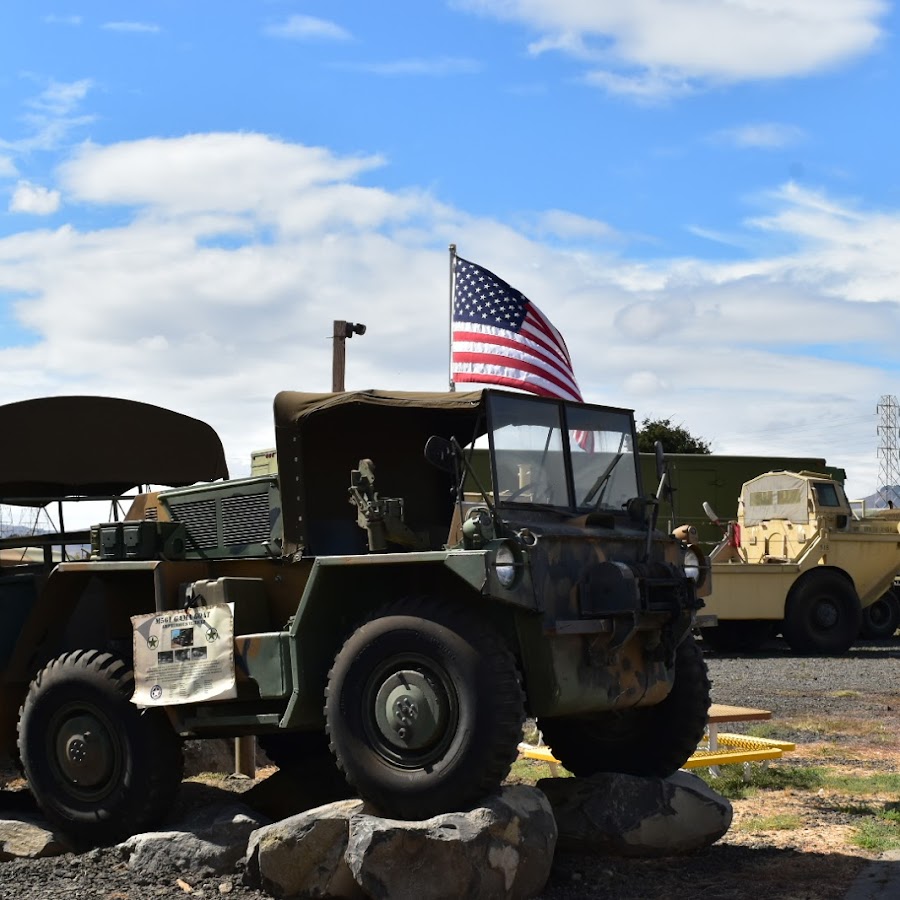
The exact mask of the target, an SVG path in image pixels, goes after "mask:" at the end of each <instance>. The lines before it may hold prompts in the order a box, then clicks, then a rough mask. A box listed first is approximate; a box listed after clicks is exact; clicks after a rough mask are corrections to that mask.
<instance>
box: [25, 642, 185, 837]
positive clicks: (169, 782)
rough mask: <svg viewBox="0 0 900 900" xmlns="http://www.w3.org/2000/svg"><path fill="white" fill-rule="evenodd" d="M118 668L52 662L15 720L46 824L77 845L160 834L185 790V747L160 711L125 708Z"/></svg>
mask: <svg viewBox="0 0 900 900" xmlns="http://www.w3.org/2000/svg"><path fill="white" fill-rule="evenodd" d="M133 689H134V677H133V673H132V672H131V670H130V669H129V668H128V667H127V666H126V664H125V663H124V662H122V660H120V659H118V658H117V657H114V656H112V655H111V654H109V653H101V652H100V651H98V650H76V651H75V652H73V653H68V654H66V655H64V656H60V657H59V658H58V659H55V660H52V661H51V662H50V663H48V664H47V666H45V667H44V669H42V670H41V671H40V672H39V673H38V674H37V676H36V677H35V679H34V681H32V683H31V686H30V688H29V690H28V694H27V696H26V697H25V702H24V704H23V706H22V709H21V711H20V714H19V753H20V755H21V757H22V765H23V768H24V770H25V777H26V778H27V779H28V785H29V787H30V788H31V792H32V794H34V797H35V799H36V800H37V802H38V805H39V806H40V807H41V809H42V811H43V812H44V814H45V815H46V816H47V818H48V819H49V820H50V821H51V822H52V823H53V824H54V825H56V826H57V827H58V828H59V829H60V830H61V831H63V832H64V833H65V834H67V835H68V836H69V837H70V838H72V839H73V840H74V841H75V842H76V843H77V844H79V845H95V844H107V843H112V842H114V841H118V840H121V839H123V838H125V837H128V836H129V835H132V834H136V833H138V832H140V831H146V830H147V829H148V828H149V827H150V826H153V825H155V824H157V823H158V822H159V821H160V820H161V819H162V817H163V816H164V815H165V813H166V812H167V811H168V809H169V808H170V806H171V804H172V801H173V800H174V798H175V794H176V792H177V790H178V786H179V784H180V783H181V777H182V772H183V769H184V760H183V756H182V750H181V741H180V740H179V738H178V736H177V735H176V734H175V733H174V731H173V730H172V727H171V725H170V724H169V720H168V719H167V717H166V715H165V713H164V712H163V710H161V709H147V710H144V711H143V712H141V711H140V710H138V708H137V707H136V706H135V705H134V704H133V703H131V701H130V697H131V694H132V692H133Z"/></svg>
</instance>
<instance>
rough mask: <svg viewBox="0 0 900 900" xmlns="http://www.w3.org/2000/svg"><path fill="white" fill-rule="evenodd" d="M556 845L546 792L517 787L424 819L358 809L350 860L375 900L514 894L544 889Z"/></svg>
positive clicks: (477, 899)
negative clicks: (381, 815) (480, 802)
mask: <svg viewBox="0 0 900 900" xmlns="http://www.w3.org/2000/svg"><path fill="white" fill-rule="evenodd" d="M555 846H556V823H555V821H554V819H553V812H552V810H551V809H550V805H549V803H548V802H547V798H546V797H545V796H544V795H543V794H542V793H541V792H540V791H538V790H535V789H534V788H530V787H525V786H513V787H506V788H503V789H502V790H501V792H500V793H499V794H497V795H495V796H493V797H491V798H489V799H488V800H487V801H485V803H484V805H483V806H479V807H476V808H475V809H472V810H470V811H468V812H458V813H446V814H444V815H440V816H435V817H434V818H432V819H426V820H424V821H421V822H402V821H398V820H395V819H381V818H378V817H376V816H371V815H365V814H361V815H355V816H353V818H352V819H351V820H350V840H349V844H348V846H347V853H346V859H347V862H348V863H349V865H350V870H351V872H352V873H353V877H354V878H355V879H356V881H357V882H358V883H359V884H360V885H361V886H362V887H363V889H364V890H365V892H366V895H367V896H369V897H372V898H375V900H407V898H408V900H431V898H435V900H438V898H446V897H465V898H467V900H482V898H483V900H499V898H507V900H514V898H526V897H534V896H535V895H536V894H538V893H540V891H541V889H542V888H543V886H544V884H545V883H546V881H547V878H548V877H549V875H550V866H551V864H552V862H553V851H554V848H555Z"/></svg>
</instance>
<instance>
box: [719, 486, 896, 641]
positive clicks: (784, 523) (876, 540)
mask: <svg viewBox="0 0 900 900" xmlns="http://www.w3.org/2000/svg"><path fill="white" fill-rule="evenodd" d="M709 514H710V516H711V517H712V518H715V512H714V511H712V510H711V509H710V510H709ZM898 530H900V513H898V512H896V511H893V510H879V511H873V512H872V513H871V514H869V515H866V516H862V517H857V516H856V515H855V514H854V512H853V510H852V509H851V506H850V503H849V501H848V500H847V496H846V494H845V493H844V489H843V486H842V485H841V484H840V483H839V482H837V481H835V480H833V479H831V478H829V477H828V476H826V475H822V474H818V473H814V472H769V473H766V474H764V475H760V476H758V477H757V478H753V479H751V480H750V481H748V482H747V483H746V484H745V485H744V487H743V490H742V491H741V497H740V501H739V504H738V515H737V520H736V521H733V522H732V523H730V524H729V525H728V527H727V530H726V534H725V537H724V539H723V540H722V541H721V542H720V543H719V544H718V545H717V547H716V548H715V550H713V552H712V553H711V554H710V559H711V561H712V568H713V572H714V584H715V589H714V591H713V593H712V596H711V597H708V598H707V608H706V610H704V612H708V613H709V614H711V615H714V616H716V617H717V619H718V624H717V625H716V626H715V627H713V628H706V629H704V631H703V637H704V639H705V640H707V641H709V642H710V643H711V644H712V645H713V646H714V647H717V648H719V649H722V650H727V649H736V650H750V649H754V648H755V647H758V646H759V644H760V643H762V641H763V640H765V639H766V638H767V637H769V636H770V635H772V634H773V633H774V632H775V631H780V632H781V634H782V635H783V636H784V638H785V639H786V640H787V641H788V643H789V644H790V645H791V647H792V648H794V649H795V650H798V651H805V652H809V653H843V652H845V651H846V650H847V649H848V648H849V647H850V645H851V644H852V643H853V641H854V640H855V639H856V637H857V636H858V634H859V631H860V620H861V616H862V608H863V607H867V606H869V605H871V604H873V603H875V602H876V601H878V600H879V599H880V598H882V597H883V596H884V595H885V593H886V592H887V591H889V590H890V589H891V585H892V583H893V581H894V578H895V577H896V574H897V572H898V571H900V542H898V539H897V536H898ZM894 627H895V628H896V622H895V625H894Z"/></svg>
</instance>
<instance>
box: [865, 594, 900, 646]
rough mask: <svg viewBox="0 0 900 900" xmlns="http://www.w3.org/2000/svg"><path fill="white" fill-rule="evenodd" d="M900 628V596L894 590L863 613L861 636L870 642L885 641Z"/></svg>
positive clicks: (866, 608)
mask: <svg viewBox="0 0 900 900" xmlns="http://www.w3.org/2000/svg"><path fill="white" fill-rule="evenodd" d="M898 628H900V596H898V595H897V591H896V590H894V589H893V588H892V589H890V590H887V591H885V592H884V594H882V595H881V597H879V598H878V599H877V600H876V601H875V602H874V603H870V604H869V605H868V606H866V607H865V608H864V609H863V611H862V627H861V628H860V634H861V635H862V636H863V637H864V638H868V639H869V640H884V639H885V638H890V637H893V636H894V633H895V632H896V631H897V629H898Z"/></svg>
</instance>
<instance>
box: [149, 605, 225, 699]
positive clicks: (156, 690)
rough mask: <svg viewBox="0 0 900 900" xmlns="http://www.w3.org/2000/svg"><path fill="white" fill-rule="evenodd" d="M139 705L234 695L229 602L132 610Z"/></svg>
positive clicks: (222, 697) (223, 697)
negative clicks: (140, 612)
mask: <svg viewBox="0 0 900 900" xmlns="http://www.w3.org/2000/svg"><path fill="white" fill-rule="evenodd" d="M131 625H132V628H133V632H134V695H133V696H132V698H131V702H132V703H135V704H136V705H137V706H172V705H174V704H178V703H202V702H205V701H207V700H226V699H228V698H230V697H235V696H237V690H236V688H235V680H234V613H233V610H232V608H231V605H230V604H228V603H219V604H215V605H213V606H199V607H196V608H192V609H187V610H183V609H182V610H169V611H166V612H159V613H151V614H149V615H143V616H132V618H131Z"/></svg>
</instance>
